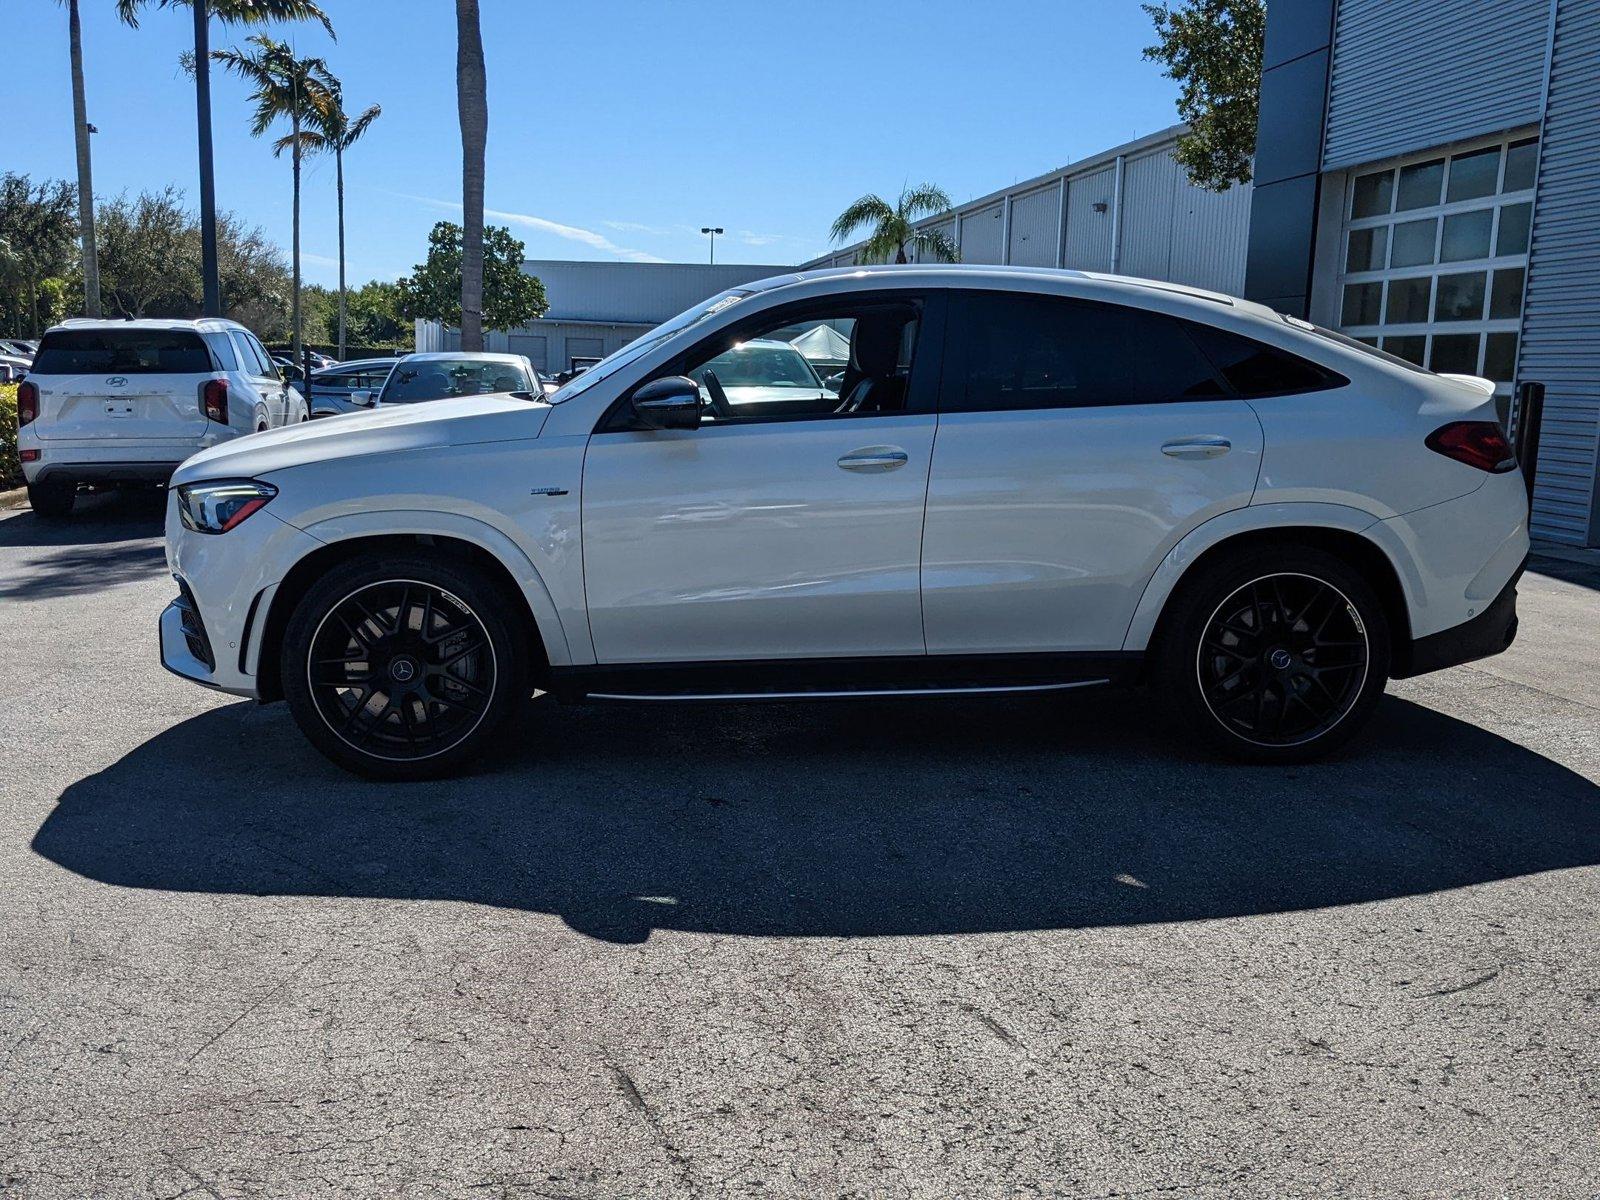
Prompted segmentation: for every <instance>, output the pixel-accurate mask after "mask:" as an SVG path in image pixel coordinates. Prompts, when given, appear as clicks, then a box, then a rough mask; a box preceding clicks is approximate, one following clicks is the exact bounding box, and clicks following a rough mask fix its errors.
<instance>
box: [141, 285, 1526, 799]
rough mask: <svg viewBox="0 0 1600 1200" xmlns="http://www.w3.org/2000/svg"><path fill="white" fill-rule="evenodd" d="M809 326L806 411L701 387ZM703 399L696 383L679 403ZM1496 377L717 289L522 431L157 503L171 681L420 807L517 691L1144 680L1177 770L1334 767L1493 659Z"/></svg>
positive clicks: (219, 467)
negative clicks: (1396, 700) (1336, 756)
mask: <svg viewBox="0 0 1600 1200" xmlns="http://www.w3.org/2000/svg"><path fill="white" fill-rule="evenodd" d="M818 324H827V325H829V326H831V327H832V328H833V329H835V330H836V331H838V332H839V333H840V334H841V335H842V336H843V337H845V338H847V339H848V341H849V344H850V353H849V363H848V366H847V368H846V370H845V371H844V373H843V376H842V378H841V380H840V381H839V386H838V388H837V389H833V388H827V389H815V388H810V389H807V388H800V389H796V390H795V393H794V395H793V396H792V397H790V398H786V399H776V398H773V397H771V396H768V395H766V394H765V393H763V394H762V395H761V396H760V398H759V400H758V402H753V403H744V402H741V397H740V395H739V394H738V392H737V389H735V388H731V387H726V386H722V385H721V384H720V382H718V381H715V379H714V377H715V375H716V372H715V369H713V370H711V371H710V372H707V371H706V370H705V367H706V366H707V365H708V364H711V363H713V362H715V361H717V360H718V359H719V358H720V359H721V360H722V361H724V362H726V361H727V359H726V357H724V356H727V355H728V354H729V352H730V351H733V350H734V349H735V348H737V347H739V346H742V345H745V344H747V343H749V342H752V341H758V340H763V339H777V340H783V341H790V340H792V339H793V338H794V337H796V336H801V335H802V334H803V332H804V331H805V330H806V329H808V328H814V327H815V326H817V325H818ZM701 382H704V383H705V385H706V388H705V391H704V392H702V389H701V386H700V384H701ZM1492 390H1493V389H1492V386H1491V385H1490V384H1489V383H1488V382H1487V381H1485V380H1474V379H1453V378H1447V377H1442V376H1438V375H1433V374H1430V373H1428V372H1426V371H1422V370H1420V369H1418V368H1416V367H1413V366H1412V365H1411V364H1409V363H1406V362H1404V361H1402V360H1400V359H1397V358H1392V357H1390V356H1388V355H1385V354H1382V353H1380V352H1378V351H1376V350H1373V349H1371V348H1369V347H1367V346H1364V345H1362V344H1360V343H1357V342H1354V341H1352V340H1350V339H1348V338H1345V337H1343V336H1342V335H1339V334H1334V333H1329V332H1325V331H1321V330H1318V329H1316V328H1313V327H1312V326H1310V325H1306V324H1304V323H1303V322H1297V321H1291V320H1288V319H1285V318H1284V317H1281V316H1279V315H1278V314H1276V313H1274V312H1272V311H1271V310H1269V309H1267V308H1263V307H1261V306H1259V305H1256V304H1251V303H1246V302H1244V301H1241V300H1235V299H1230V298H1229V297H1226V296H1221V295H1215V294H1211V293H1207V292H1201V291H1196V290H1194V289H1190V288H1184V287H1178V286H1172V285H1166V284H1157V283H1150V282H1143V281H1139V280H1132V279H1121V278H1114V277H1108V276H1099V275H1090V274H1083V273H1078V272H1072V271H1049V270H1028V269H1022V268H1010V267H965V268H963V267H943V266H940V267H932V266H909V267H893V268H883V269H876V270H874V269H865V270H862V269H852V270H845V271H818V272H808V273H804V274H797V275H785V276H781V277H778V278H774V279H768V280H765V281H763V282H759V283H754V284H750V285H748V286H744V287H740V288H737V289H735V290H732V291H729V292H725V293H723V294H722V295H720V296H717V297H715V298H714V299H712V300H710V301H707V302H706V303H704V304H702V305H700V306H698V307H697V308H694V309H692V310H690V311H689V312H686V313H684V314H683V315H681V316H679V317H677V318H675V319H674V320H672V321H669V322H667V323H666V324H665V325H662V326H661V327H659V328H657V329H655V330H653V331H652V332H650V333H648V334H646V335H645V336H643V337H641V338H639V339H638V340H637V341H635V342H633V343H632V344H631V345H629V346H627V347H626V348H624V349H623V350H621V351H619V352H617V353H616V354H614V355H612V356H611V357H610V358H609V359H607V360H605V361H604V362H602V363H600V364H599V365H597V366H595V367H594V368H592V369H591V370H589V371H587V372H585V373H584V374H582V375H580V376H578V377H577V378H575V379H573V380H572V381H571V382H570V383H568V384H567V385H566V386H565V387H563V388H561V389H560V390H559V391H557V392H556V393H554V394H553V395H552V396H550V397H549V398H548V401H546V400H540V399H534V398H533V397H531V396H528V395H527V394H523V395H520V396H478V397H469V398H462V399H457V400H441V401H438V402H435V403H431V404H423V405H412V406H398V407H393V408H390V407H385V408H383V409H381V410H379V411H376V412H373V413H370V414H360V415H355V416H351V417H347V418H344V419H341V420H339V421H329V422H317V423H315V424H312V425H307V426H305V427H303V428H300V429H294V430H284V431H281V432H277V433H271V434H266V435H264V436H261V437H254V438H250V439H247V440H245V441H243V442H238V443H234V444H232V445H226V446H218V447H215V448H213V449H211V450H207V451H205V452H204V453H201V454H198V455H196V456H195V457H194V458H192V459H190V460H189V461H188V462H187V463H185V464H184V465H183V467H182V468H181V469H180V470H179V471H178V473H177V474H176V475H175V476H174V480H173V482H174V487H173V489H172V494H171V497H170V500H169V507H168V515H167V558H168V563H169V565H170V567H171V570H172V572H173V574H174V575H175V576H176V578H177V581H178V589H179V598H178V599H177V600H176V601H174V602H173V603H172V604H171V605H170V606H169V607H168V608H167V610H166V611H165V612H164V613H163V614H162V616H161V622H160V630H161V653H162V658H163V661H164V663H165V665H166V666H167V667H168V668H170V669H171V670H173V671H175V672H176V673H178V674H180V675H183V676H186V677H188V678H190V679H193V680H195V681H197V682H199V683H203V684H205V685H207V686H210V687H214V688H220V689H222V690H224V691H227V692H232V693H235V694H238V695H243V696H253V697H256V698H258V699H260V700H276V699H280V698H284V699H287V700H288V702H289V707H290V710H291V711H292V713H293V715H294V717H295V719H296V721H297V722H298V723H299V725H300V727H301V728H302V729H303V730H304V732H305V733H306V735H307V736H308V737H309V738H310V740H311V741H312V742H313V743H314V744H315V745H316V746H317V747H318V748H319V749H320V750H322V751H323V753H325V754H326V755H328V757H330V758H331V759H333V760H334V761H335V762H337V763H339V764H341V765H343V766H345V767H348V768H350V769H352V770H355V771H358V772H362V773H365V774H367V775H371V776H375V777H381V778H411V777H418V776H423V775H431V774H437V773H440V772H443V771H446V770H448V769H450V768H453V767H456V766H457V765H459V764H461V763H462V762H463V760H465V759H468V758H469V757H471V756H472V755H473V754H474V753H475V752H477V751H479V750H481V749H483V748H484V746H485V743H486V742H488V741H489V739H491V738H492V737H493V736H494V733H495V731H496V729H497V728H498V727H499V726H500V724H501V721H502V720H503V719H504V718H505V717H506V716H507V715H508V713H510V712H511V711H512V709H513V708H514V707H515V706H516V705H517V704H518V703H519V702H520V701H521V700H522V699H523V698H524V697H525V696H526V695H527V694H528V693H529V692H530V691H531V690H532V689H534V688H539V689H544V690H547V691H550V692H553V693H555V694H556V695H557V696H561V697H573V698H577V697H594V698H605V699H634V700H651V701H660V700H683V699H706V698H712V699H725V700H726V699H732V700H746V699H754V698H765V697H791V698H792V697H796V696H800V697H806V698H816V697H829V696H862V695H868V696H883V695H888V694H894V695H914V696H930V695H951V694H957V693H968V692H1035V691H1050V690H1065V689H1081V688H1091V687H1097V686H1105V685H1112V684H1133V683H1143V684H1146V685H1148V686H1150V687H1151V688H1152V689H1153V690H1154V691H1155V692H1156V694H1157V695H1158V696H1160V697H1161V699H1162V700H1164V701H1165V702H1166V703H1167V704H1168V705H1169V706H1170V707H1171V708H1172V709H1173V710H1174V711H1175V712H1176V714H1177V715H1178V716H1179V717H1180V718H1181V720H1182V721H1183V722H1184V723H1185V724H1187V725H1188V726H1189V727H1190V728H1191V729H1192V730H1194V731H1196V732H1197V733H1198V734H1200V735H1201V736H1202V737H1203V738H1205V739H1206V740H1208V741H1210V742H1211V743H1212V744H1213V745H1215V746H1217V747H1220V748H1222V749H1223V750H1225V751H1228V752H1231V753H1233V754H1235V755H1238V756H1240V757H1243V758H1247V759H1252V760H1257V761H1266V762H1283V761H1293V760H1298V759H1303V758H1307V757H1310V756H1312V755H1316V754H1319V753H1322V752H1325V751H1327V750H1330V749H1332V748H1333V747H1335V746H1337V745H1339V744H1340V743H1341V742H1343V741H1344V740H1345V739H1347V738H1348V737H1350V736H1351V735H1352V734H1353V733H1354V732H1355V731H1356V730H1357V729H1358V728H1359V727H1360V726H1361V725H1362V724H1363V723H1364V722H1365V721H1366V720H1367V719H1368V718H1369V717H1370V716H1371V714H1372V711H1373V709H1374V707H1375V705H1376V704H1377V701H1378V698H1379V696H1380V694H1381V693H1382V691H1383V688H1384V684H1385V681H1386V680H1388V679H1389V678H1391V677H1397V676H1405V675H1413V674H1417V673H1419V672H1423V671H1431V670H1436V669H1438V668H1440V667H1445V666H1449V665H1451V664H1454V663H1460V662H1465V661H1467V660H1470V659H1473V658H1480V657H1483V656H1486V655H1490V654H1495V653H1498V652H1499V651H1501V650H1503V649H1505V648H1506V646H1507V645H1509V644H1510V642H1511V639H1512V637H1513V635H1514V633H1515V631H1516V590H1515V589H1516V581H1517V578H1518V576H1519V575H1520V573H1521V571H1522V568H1523V563H1524V560H1525V558H1526V555H1527V551H1528V531H1527V513H1528V505H1527V499H1526V493H1525V491H1524V486H1523V482H1522V478H1521V474H1520V472H1519V471H1518V469H1517V464H1516V462H1515V459H1514V457H1513V455H1512V453H1511V451H1510V448H1509V447H1508V445H1507V443H1506V439H1505V437H1504V435H1503V434H1502V432H1501V428H1500V426H1499V424H1498V423H1497V421H1496V419H1495V410H1494V407H1493V404H1492V402H1491V392H1492Z"/></svg>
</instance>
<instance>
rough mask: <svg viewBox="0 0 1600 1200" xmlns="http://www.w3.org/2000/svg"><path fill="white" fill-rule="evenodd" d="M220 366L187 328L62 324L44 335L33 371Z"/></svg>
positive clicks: (204, 369)
mask: <svg viewBox="0 0 1600 1200" xmlns="http://www.w3.org/2000/svg"><path fill="white" fill-rule="evenodd" d="M216 369H217V368H216V367H215V366H214V365H213V364H212V360H211V352H210V351H209V350H208V349H207V348H206V344H205V342H204V341H202V340H201V338H200V335H199V334H198V333H195V332H193V331H191V330H187V329H62V330H56V331H54V332H51V333H47V334H45V335H44V340H43V341H42V342H41V343H40V344H39V353H38V354H37V355H36V356H35V357H34V360H33V370H32V373H33V374H35V375H98V374H107V375H205V374H209V373H210V372H211V371H214V370H216Z"/></svg>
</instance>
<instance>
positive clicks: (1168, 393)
mask: <svg viewBox="0 0 1600 1200" xmlns="http://www.w3.org/2000/svg"><path fill="white" fill-rule="evenodd" d="M950 329H951V334H950V338H949V341H950V344H951V346H952V361H951V363H950V365H949V367H947V369H946V372H945V387H944V396H943V405H942V407H943V409H944V411H946V412H1005V411H1011V410H1018V409H1040V408H1094V407H1103V406H1105V405H1113V404H1164V403H1169V402H1171V401H1176V400H1206V399H1217V398H1221V397H1224V396H1226V395H1227V390H1226V389H1225V388H1224V387H1223V385H1222V383H1221V382H1220V381H1219V380H1218V378H1217V373H1216V371H1215V370H1214V369H1213V368H1212V366H1211V364H1210V363H1209V362H1207V361H1206V360H1205V358H1204V357H1203V356H1202V355H1201V354H1200V352H1199V351H1198V350H1197V349H1196V348H1195V345H1194V343H1193V342H1191V341H1190V340H1189V339H1188V338H1187V337H1185V336H1184V333H1183V330H1182V328H1181V327H1180V325H1179V322H1177V321H1175V320H1172V319H1170V318H1168V317H1164V316H1162V315H1160V314H1158V313H1149V312H1145V311H1143V310H1141V309H1137V308H1127V307H1124V306H1121V305H1114V304H1098V303H1093V302H1089V301H1080V300H1067V299H1056V298H1053V297H1048V296H1030V295H1025V294H1020V293H1010V292H970V293H967V294H966V295H965V296H964V297H963V298H962V300H961V303H960V306H959V308H958V310H957V312H956V313H954V314H953V315H952V320H951V325H950Z"/></svg>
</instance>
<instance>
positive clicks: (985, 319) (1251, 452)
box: [922, 291, 1262, 654]
mask: <svg viewBox="0 0 1600 1200" xmlns="http://www.w3.org/2000/svg"><path fill="white" fill-rule="evenodd" d="M950 330H951V333H950V337H949V343H948V348H947V351H946V356H945V361H946V369H945V376H944V388H943V391H942V394H941V401H940V407H941V411H940V417H939V435H938V442H937V445H936V446H935V449H934V456H933V469H932V472H931V475H930V478H929V483H928V512H927V528H926V534H925V538H924V543H923V556H922V587H923V610H924V614H923V615H924V622H925V626H926V630H927V641H928V653H929V654H974V653H985V654H988V653H1031V652H1053V653H1072V652H1080V653H1104V652H1107V651H1118V650H1120V649H1121V648H1122V645H1123V640H1124V638H1125V636H1126V634H1127V630H1128V625H1129V623H1130V621H1131V620H1132V618H1133V612H1134V609H1135V607H1136V606H1137V604H1138V602H1139V597H1140V595H1141V594H1142V593H1143V590H1144V587H1145V584H1146V583H1147V582H1148V581H1149V579H1150V576H1151V574H1152V573H1153V572H1154V571H1155V568H1156V566H1157V565H1158V564H1159V563H1160V561H1161V559H1162V558H1163V557H1164V556H1165V554H1166V552H1167V550H1168V549H1170V548H1171V546H1172V545H1173V544H1175V543H1176V541H1177V540H1178V539H1179V538H1180V537H1182V536H1183V535H1184V534H1185V533H1186V532H1188V531H1189V530H1190V529H1192V528H1194V527H1195V526H1196V525H1198V524H1200V523H1201V522H1202V521H1204V520H1207V519H1209V518H1210V517H1212V516H1214V515H1216V514H1218V513H1222V512H1226V511H1228V510H1229V509H1233V508H1239V507H1242V506H1244V505H1246V504H1248V503H1249V502H1250V498H1251V495H1252V493H1253V491H1254V489H1255V483H1256V476H1257V473H1258V471H1259V470H1260V466H1261V450H1262V432H1261V424H1260V422H1259V421H1258V420H1257V419H1256V415H1255V413H1254V411H1253V410H1252V409H1251V407H1250V406H1249V404H1247V403H1246V402H1245V401H1243V400H1240V399H1237V398H1234V396H1233V394H1232V390H1231V388H1230V387H1229V385H1228V384H1227V383H1226V381H1225V380H1224V379H1223V377H1222V376H1221V375H1219V374H1218V372H1217V370H1216V368H1215V367H1214V365H1213V364H1212V363H1211V362H1210V361H1209V360H1208V359H1206V358H1205V357H1204V355H1203V354H1202V353H1201V351H1200V349H1199V348H1198V347H1197V346H1196V345H1195V343H1194V341H1193V339H1192V338H1191V336H1190V335H1189V334H1188V333H1186V332H1185V329H1184V326H1183V323H1181V322H1179V321H1178V320H1175V319H1172V318H1168V317H1164V316H1160V315H1158V314H1155V313H1149V312H1145V311H1143V310H1140V309H1135V308H1125V307H1120V306H1115V305H1105V304H1091V303H1087V302H1080V301H1075V300H1066V299H1054V298H1048V297H1040V296H1031V295H1025V294H1022V293H1015V292H999V291H996V292H971V293H965V294H962V295H960V296H958V297H956V298H955V299H953V300H952V308H951V315H950Z"/></svg>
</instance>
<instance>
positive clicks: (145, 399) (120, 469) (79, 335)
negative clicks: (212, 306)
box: [17, 319, 309, 517]
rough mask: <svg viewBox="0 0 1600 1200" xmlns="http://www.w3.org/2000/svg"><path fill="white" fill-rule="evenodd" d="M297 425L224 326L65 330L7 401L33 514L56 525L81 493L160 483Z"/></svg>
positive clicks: (270, 370)
mask: <svg viewBox="0 0 1600 1200" xmlns="http://www.w3.org/2000/svg"><path fill="white" fill-rule="evenodd" d="M308 416H309V414H308V413H307V411H306V405H305V401H304V400H303V399H301V397H300V393H299V392H297V391H295V390H294V389H293V388H290V387H289V386H288V385H287V384H285V383H284V381H283V379H282V378H281V377H280V375H279V373H278V369H277V367H275V366H274V365H273V363H272V360H271V358H270V357H269V356H268V354H267V352H266V350H265V349H264V348H263V347H262V345H261V343H260V342H259V341H257V340H256V336H255V334H253V333H251V332H250V331H249V330H248V329H246V328H245V327H244V326H243V325H240V324H238V323H236V322H234V321H225V320H220V319H206V320H199V321H185V320H141V321H104V320H73V321H67V322H65V323H63V324H61V325H57V326H55V327H54V328H52V329H50V330H49V331H48V332H46V334H45V335H44V340H43V341H42V342H40V344H39V351H38V353H37V354H36V355H35V356H34V359H33V365H32V366H31V367H30V368H29V371H28V377H27V379H26V380H24V381H23V383H22V384H21V386H20V387H19V388H18V390H17V425H18V431H17V447H18V450H19V452H20V455H21V458H22V471H23V475H24V476H25V477H26V479H27V483H28V500H29V502H30V503H31V504H32V505H33V510H34V512H36V513H38V514H39V515H40V516H41V517H63V516H66V515H67V514H68V513H70V512H71V511H72V505H73V498H74V496H75V495H76V493H77V490H78V487H79V486H80V485H83V484H91V485H93V484H113V483H116V484H121V483H165V482H166V481H167V479H168V477H169V476H171V474H172V472H173V471H174V470H176V469H177V466H178V464H179V463H181V462H182V461H183V460H184V459H186V458H188V457H189V456H190V455H191V454H193V453H195V451H197V450H204V449H206V448H208V447H210V446H215V445H217V444H218V443H219V442H225V441H228V440H230V439H232V438H236V437H240V436H242V435H244V434H247V433H255V432H256V431H258V430H264V429H275V428H277V427H278V426H280V425H292V424H295V423H297V422H300V421H304V420H306V419H307V418H308Z"/></svg>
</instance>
